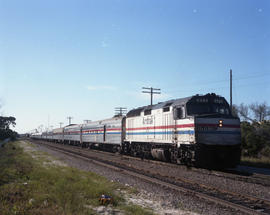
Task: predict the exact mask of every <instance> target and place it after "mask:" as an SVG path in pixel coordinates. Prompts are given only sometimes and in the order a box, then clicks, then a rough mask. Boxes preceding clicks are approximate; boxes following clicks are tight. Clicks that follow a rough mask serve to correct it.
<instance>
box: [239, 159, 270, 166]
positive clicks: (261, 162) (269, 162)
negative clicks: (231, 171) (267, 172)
mask: <svg viewBox="0 0 270 215" xmlns="http://www.w3.org/2000/svg"><path fill="white" fill-rule="evenodd" d="M240 164H241V165H245V166H253V167H260V168H270V157H261V158H253V157H244V156H242V157H241V163H240Z"/></svg>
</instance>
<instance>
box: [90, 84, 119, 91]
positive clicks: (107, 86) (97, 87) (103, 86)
mask: <svg viewBox="0 0 270 215" xmlns="http://www.w3.org/2000/svg"><path fill="white" fill-rule="evenodd" d="M86 88H87V89H88V90H91V91H93V90H116V87H114V86H110V85H99V86H93V85H88V86H87V87H86Z"/></svg>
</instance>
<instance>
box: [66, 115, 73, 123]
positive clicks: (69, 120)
mask: <svg viewBox="0 0 270 215" xmlns="http://www.w3.org/2000/svg"><path fill="white" fill-rule="evenodd" d="M67 119H68V124H69V125H70V124H71V119H73V117H71V116H68V117H67Z"/></svg>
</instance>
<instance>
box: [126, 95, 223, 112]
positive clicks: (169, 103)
mask: <svg viewBox="0 0 270 215" xmlns="http://www.w3.org/2000/svg"><path fill="white" fill-rule="evenodd" d="M201 96H207V97H221V96H218V95H216V94H215V93H211V94H210V93H208V94H205V95H199V94H196V95H194V96H189V97H185V98H179V99H171V100H168V101H165V102H160V103H158V104H155V105H152V106H151V105H148V106H143V107H139V108H136V109H133V110H130V111H129V112H128V113H127V117H133V116H139V115H140V114H141V112H142V111H147V110H155V109H161V108H164V107H170V106H172V107H175V106H179V105H185V104H186V103H187V102H188V101H189V100H191V99H192V98H193V97H201ZM222 98H223V97H222Z"/></svg>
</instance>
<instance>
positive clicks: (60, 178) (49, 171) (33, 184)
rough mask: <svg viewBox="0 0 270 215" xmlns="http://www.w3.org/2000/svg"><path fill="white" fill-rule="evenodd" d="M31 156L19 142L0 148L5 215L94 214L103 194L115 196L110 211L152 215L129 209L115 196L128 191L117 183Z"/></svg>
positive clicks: (0, 198)
mask: <svg viewBox="0 0 270 215" xmlns="http://www.w3.org/2000/svg"><path fill="white" fill-rule="evenodd" d="M31 155H32V156H31ZM31 155H30V153H25V152H24V151H23V149H22V148H21V147H19V142H13V143H9V144H6V145H5V147H2V148H0V168H1V172H0V211H1V214H2V215H8V214H22V215H24V214H46V215H50V214H65V215H66V214H67V215H68V214H95V211H94V210H93V208H94V207H97V206H99V205H100V203H99V201H98V199H99V197H100V196H101V195H102V194H106V195H109V196H112V197H113V202H112V205H111V207H112V208H117V209H120V210H121V211H123V212H124V213H125V214H138V215H139V214H145V215H150V214H153V213H152V211H150V210H147V209H143V208H141V207H139V206H136V205H127V204H126V202H125V199H124V198H123V197H122V196H121V194H119V192H116V190H119V189H127V188H123V187H122V186H121V185H119V184H117V183H112V182H110V181H108V180H107V179H106V178H104V177H102V176H99V175H97V174H94V173H91V172H85V171H80V170H78V169H74V168H71V167H66V166H59V165H49V164H48V163H49V161H50V159H48V158H47V157H46V156H44V154H42V153H40V152H31ZM33 156H34V157H35V159H34V158H33ZM44 163H46V165H44ZM131 192H134V190H132V191H131Z"/></svg>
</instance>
